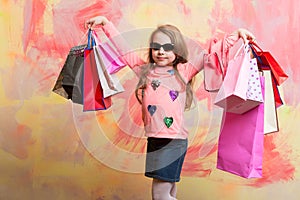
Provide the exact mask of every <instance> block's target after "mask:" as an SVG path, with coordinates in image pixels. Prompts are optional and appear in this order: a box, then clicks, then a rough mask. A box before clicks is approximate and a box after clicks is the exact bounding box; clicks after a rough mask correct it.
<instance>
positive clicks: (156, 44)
mask: <svg viewBox="0 0 300 200" xmlns="http://www.w3.org/2000/svg"><path fill="white" fill-rule="evenodd" d="M160 47H161V45H160V44H158V43H155V42H152V43H150V48H151V49H153V50H159V49H160Z"/></svg>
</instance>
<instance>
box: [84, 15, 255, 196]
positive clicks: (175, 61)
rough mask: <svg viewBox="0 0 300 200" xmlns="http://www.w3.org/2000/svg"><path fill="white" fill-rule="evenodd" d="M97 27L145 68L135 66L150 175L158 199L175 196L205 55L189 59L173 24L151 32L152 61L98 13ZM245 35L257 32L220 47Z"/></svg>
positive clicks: (132, 62) (147, 173)
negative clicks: (188, 112) (186, 117)
mask: <svg viewBox="0 0 300 200" xmlns="http://www.w3.org/2000/svg"><path fill="white" fill-rule="evenodd" d="M96 25H102V29H103V31H104V32H105V34H106V35H107V36H108V37H109V38H111V40H112V42H113V43H114V44H115V45H116V46H117V48H118V50H119V52H120V53H121V55H122V56H123V58H124V60H125V62H126V63H127V64H128V66H130V67H131V68H135V67H137V66H142V67H141V68H139V70H135V71H138V72H137V75H138V76H139V77H140V79H139V82H138V84H137V87H136V91H135V94H136V97H137V100H138V101H139V102H140V104H141V105H142V116H143V122H144V127H145V132H146V133H145V134H146V136H147V137H148V139H147V155H146V170H145V176H147V177H150V178H152V179H153V182H152V199H154V200H169V199H170V200H174V199H176V193H177V188H176V182H179V180H180V173H181V169H182V164H183V161H184V157H185V154H186V150H187V138H188V131H187V128H186V126H185V124H184V119H183V114H184V111H185V110H186V109H189V107H190V106H191V103H192V96H193V95H192V89H191V80H192V78H193V77H194V76H195V75H196V74H197V73H198V72H199V71H200V70H201V69H202V68H203V54H202V56H201V54H199V56H198V57H197V58H195V60H196V61H197V63H195V64H192V63H191V62H188V60H187V57H188V50H187V49H188V48H187V45H186V43H185V40H184V38H183V36H182V34H181V33H180V31H179V30H178V29H177V28H176V27H174V26H172V25H162V26H159V27H158V28H157V29H156V30H154V31H153V33H152V34H151V36H150V41H149V47H150V48H149V53H148V62H144V61H143V60H141V59H140V58H139V57H138V56H136V55H135V54H134V53H128V52H129V50H130V49H128V47H127V44H126V42H125V41H124V40H123V39H122V37H117V36H118V35H119V36H120V34H119V33H118V31H117V30H116V28H115V27H114V26H113V24H112V23H111V22H109V21H108V20H107V18H105V17H103V16H97V17H94V18H91V19H89V20H88V21H87V22H86V26H87V27H89V28H93V27H94V26H96ZM239 38H243V40H244V42H246V41H247V40H253V39H254V36H253V35H252V34H251V33H250V32H249V31H247V30H245V29H238V30H237V31H236V32H234V33H233V34H231V35H229V36H228V37H226V38H224V39H223V41H222V42H221V43H219V44H218V45H219V47H218V45H215V47H214V49H218V48H219V49H223V51H228V49H229V47H231V46H232V45H233V44H234V43H235V42H236V41H237V40H238V39H239ZM221 46H222V47H224V46H225V47H226V48H225V49H224V48H221ZM193 51H196V50H195V49H193ZM201 51H202V50H201ZM220 51H221V50H220ZM202 53H203V52H202ZM221 53H222V52H221ZM135 69H136V68H135Z"/></svg>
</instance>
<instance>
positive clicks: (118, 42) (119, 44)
mask: <svg viewBox="0 0 300 200" xmlns="http://www.w3.org/2000/svg"><path fill="white" fill-rule="evenodd" d="M102 30H103V32H104V33H105V35H106V36H107V37H108V38H109V39H110V41H111V42H112V43H113V44H114V45H115V46H116V48H117V51H118V52H119V53H120V55H121V57H122V59H123V60H124V61H125V63H126V64H127V65H128V66H129V67H130V68H131V69H133V70H134V71H135V72H137V71H139V69H136V67H138V66H141V65H144V64H145V61H144V60H143V59H141V58H140V57H139V56H138V55H137V53H135V52H134V51H133V49H132V48H131V47H130V45H129V43H128V42H127V41H126V40H125V39H124V37H122V34H120V32H119V31H118V30H117V29H116V27H115V26H114V25H113V23H111V22H108V23H107V24H105V25H104V26H102Z"/></svg>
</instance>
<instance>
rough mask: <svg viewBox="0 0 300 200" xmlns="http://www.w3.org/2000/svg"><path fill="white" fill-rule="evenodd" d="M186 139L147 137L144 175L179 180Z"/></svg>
mask: <svg viewBox="0 0 300 200" xmlns="http://www.w3.org/2000/svg"><path fill="white" fill-rule="evenodd" d="M187 145H188V142H187V139H168V138H152V137H149V138H148V143H147V155H146V170H145V171H146V172H145V176H147V177H150V178H155V179H159V180H162V181H168V182H179V181H180V174H181V169H182V165H183V161H184V158H185V154H186V151H187Z"/></svg>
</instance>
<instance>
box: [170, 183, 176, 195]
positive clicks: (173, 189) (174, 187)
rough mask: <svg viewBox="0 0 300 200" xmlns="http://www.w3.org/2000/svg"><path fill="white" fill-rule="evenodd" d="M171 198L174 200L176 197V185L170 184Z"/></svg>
mask: <svg viewBox="0 0 300 200" xmlns="http://www.w3.org/2000/svg"><path fill="white" fill-rule="evenodd" d="M170 194H171V196H172V197H174V198H176V195H177V186H176V183H175V182H174V183H172V189H171V192H170Z"/></svg>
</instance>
